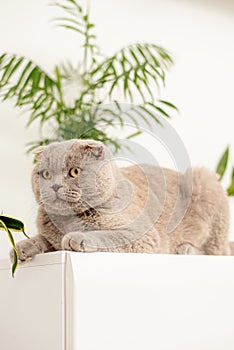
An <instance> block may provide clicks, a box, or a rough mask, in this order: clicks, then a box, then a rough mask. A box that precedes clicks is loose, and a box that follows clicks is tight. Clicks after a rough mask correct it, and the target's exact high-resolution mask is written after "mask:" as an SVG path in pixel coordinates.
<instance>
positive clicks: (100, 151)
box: [84, 144, 105, 159]
mask: <svg viewBox="0 0 234 350" xmlns="http://www.w3.org/2000/svg"><path fill="white" fill-rule="evenodd" d="M84 149H85V151H86V152H87V153H88V154H90V155H91V156H92V157H94V158H96V159H103V158H104V153H105V151H104V146H103V145H101V144H87V145H85V146H84Z"/></svg>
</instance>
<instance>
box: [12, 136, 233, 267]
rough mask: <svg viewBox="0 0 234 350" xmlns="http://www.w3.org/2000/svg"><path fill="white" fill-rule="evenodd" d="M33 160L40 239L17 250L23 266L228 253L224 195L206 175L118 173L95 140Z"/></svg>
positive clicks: (45, 150)
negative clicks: (55, 260)
mask: <svg viewBox="0 0 234 350" xmlns="http://www.w3.org/2000/svg"><path fill="white" fill-rule="evenodd" d="M35 155H36V159H37V163H36V165H35V167H34V169H33V173H32V188H33V192H34V194H35V197H36V200H37V202H38V204H39V209H38V216H37V227H38V235H37V236H35V237H32V238H31V239H29V240H23V241H21V242H19V243H18V244H17V250H18V253H19V260H20V262H25V261H28V260H30V259H32V257H33V256H34V255H35V254H38V253H45V252H51V251H56V250H70V251H77V252H93V251H112V252H136V253H172V254H217V255H228V254H230V247H229V243H228V227H229V208H228V201H227V197H226V194H225V192H224V190H223V188H222V187H221V185H220V183H219V182H218V179H217V175H215V174H213V173H210V172H209V171H208V170H206V169H202V168H199V169H194V170H193V171H192V170H191V169H189V170H188V171H187V172H186V173H185V174H184V175H181V174H179V173H177V172H176V171H173V170H169V169H161V168H159V167H154V166H150V165H142V164H140V165H134V166H129V167H125V168H118V167H117V165H116V164H115V163H114V161H112V159H111V154H109V153H108V151H107V149H106V148H105V147H104V145H103V144H102V143H101V142H97V141H94V140H70V141H64V142H60V143H52V144H50V145H49V146H46V147H39V148H38V149H37V150H36V151H35ZM11 258H12V253H11Z"/></svg>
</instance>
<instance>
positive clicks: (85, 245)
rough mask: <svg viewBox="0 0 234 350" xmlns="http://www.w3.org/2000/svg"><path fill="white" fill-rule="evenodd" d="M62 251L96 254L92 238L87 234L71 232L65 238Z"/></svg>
mask: <svg viewBox="0 0 234 350" xmlns="http://www.w3.org/2000/svg"><path fill="white" fill-rule="evenodd" d="M62 249H64V250H70V251H75V252H95V251H97V247H95V244H94V241H93V239H92V237H90V235H89V234H88V233H87V232H86V233H82V232H70V233H68V234H66V235H65V236H64V237H63V240H62Z"/></svg>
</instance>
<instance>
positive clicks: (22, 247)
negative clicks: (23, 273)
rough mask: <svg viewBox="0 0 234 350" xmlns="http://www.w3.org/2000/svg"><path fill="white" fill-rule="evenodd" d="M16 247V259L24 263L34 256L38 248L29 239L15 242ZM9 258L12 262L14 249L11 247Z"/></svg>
mask: <svg viewBox="0 0 234 350" xmlns="http://www.w3.org/2000/svg"><path fill="white" fill-rule="evenodd" d="M16 249H17V252H18V259H19V263H20V264H24V263H26V262H28V261H30V260H32V258H33V257H34V255H36V254H37V253H38V249H37V247H36V246H35V243H34V242H32V241H31V240H30V239H27V240H24V241H21V242H19V243H17V244H16ZM10 259H11V261H12V262H13V261H14V251H13V249H12V250H11V252H10Z"/></svg>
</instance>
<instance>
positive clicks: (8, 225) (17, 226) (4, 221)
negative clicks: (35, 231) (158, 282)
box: [0, 215, 29, 277]
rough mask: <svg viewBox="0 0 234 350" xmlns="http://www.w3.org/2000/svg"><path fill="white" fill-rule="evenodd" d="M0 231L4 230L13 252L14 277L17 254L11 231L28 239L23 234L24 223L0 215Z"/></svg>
mask: <svg viewBox="0 0 234 350" xmlns="http://www.w3.org/2000/svg"><path fill="white" fill-rule="evenodd" d="M0 229H4V230H5V231H6V233H7V235H8V238H9V241H10V243H11V245H12V248H13V251H14V262H13V265H12V277H14V274H15V271H16V269H17V267H18V253H17V249H16V246H15V241H14V238H13V236H12V233H11V230H12V231H16V232H22V233H23V234H24V235H25V236H26V237H27V238H29V237H28V236H27V235H26V233H25V226H24V223H23V222H22V221H20V220H18V219H15V218H13V217H10V216H5V215H0Z"/></svg>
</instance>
